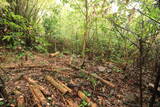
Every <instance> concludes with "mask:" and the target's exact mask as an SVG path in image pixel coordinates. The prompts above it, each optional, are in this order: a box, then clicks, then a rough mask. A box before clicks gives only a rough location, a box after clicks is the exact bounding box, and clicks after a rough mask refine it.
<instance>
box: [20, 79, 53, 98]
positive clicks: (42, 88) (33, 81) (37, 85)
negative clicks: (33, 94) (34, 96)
mask: <svg viewBox="0 0 160 107" xmlns="http://www.w3.org/2000/svg"><path fill="white" fill-rule="evenodd" d="M23 78H24V79H25V80H26V81H27V82H29V83H30V84H32V85H35V86H36V87H38V88H39V89H40V90H41V91H42V92H43V93H44V94H45V95H51V93H50V92H49V91H48V90H47V89H46V88H44V87H42V86H41V85H39V84H37V81H35V80H33V79H31V78H29V77H27V76H24V77H23Z"/></svg>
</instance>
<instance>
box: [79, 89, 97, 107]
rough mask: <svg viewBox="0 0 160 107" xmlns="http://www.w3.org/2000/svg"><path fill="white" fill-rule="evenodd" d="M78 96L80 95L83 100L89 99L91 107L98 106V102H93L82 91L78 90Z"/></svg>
mask: <svg viewBox="0 0 160 107" xmlns="http://www.w3.org/2000/svg"><path fill="white" fill-rule="evenodd" d="M78 96H79V97H80V98H81V99H82V100H85V101H87V103H88V104H90V106H91V107H97V104H96V103H93V102H92V101H91V99H90V98H88V97H87V96H86V95H85V94H84V93H83V92H82V91H78Z"/></svg>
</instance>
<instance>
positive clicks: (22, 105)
mask: <svg viewBox="0 0 160 107" xmlns="http://www.w3.org/2000/svg"><path fill="white" fill-rule="evenodd" d="M17 103H18V104H17V107H25V100H24V96H23V95H21V96H19V97H18V98H17Z"/></svg>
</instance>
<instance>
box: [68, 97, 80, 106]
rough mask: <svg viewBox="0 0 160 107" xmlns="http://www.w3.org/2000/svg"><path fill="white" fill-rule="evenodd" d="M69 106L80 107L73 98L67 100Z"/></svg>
mask: <svg viewBox="0 0 160 107" xmlns="http://www.w3.org/2000/svg"><path fill="white" fill-rule="evenodd" d="M67 103H68V106H67V107H79V106H78V104H77V103H75V102H74V101H73V100H72V99H71V98H68V99H67Z"/></svg>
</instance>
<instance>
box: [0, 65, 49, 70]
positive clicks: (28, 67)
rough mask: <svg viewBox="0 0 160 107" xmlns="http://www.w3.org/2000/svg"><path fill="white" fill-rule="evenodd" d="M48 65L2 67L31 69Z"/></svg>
mask: <svg viewBox="0 0 160 107" xmlns="http://www.w3.org/2000/svg"><path fill="white" fill-rule="evenodd" d="M44 67H48V65H30V66H29V65H26V66H9V67H7V66H6V67H3V70H4V69H20V68H26V69H32V68H44Z"/></svg>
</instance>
